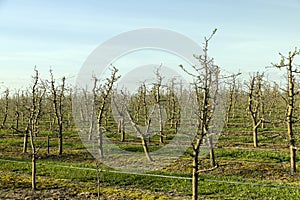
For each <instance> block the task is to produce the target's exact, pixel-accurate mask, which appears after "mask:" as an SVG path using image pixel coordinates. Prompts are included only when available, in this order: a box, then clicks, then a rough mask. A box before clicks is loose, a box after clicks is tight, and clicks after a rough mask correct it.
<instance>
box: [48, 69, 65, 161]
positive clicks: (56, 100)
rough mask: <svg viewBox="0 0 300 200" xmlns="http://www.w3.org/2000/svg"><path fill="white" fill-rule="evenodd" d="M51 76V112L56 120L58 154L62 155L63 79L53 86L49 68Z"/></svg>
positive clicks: (53, 82) (53, 81) (52, 77)
mask: <svg viewBox="0 0 300 200" xmlns="http://www.w3.org/2000/svg"><path fill="white" fill-rule="evenodd" d="M50 76H51V94H52V103H53V112H54V115H55V118H56V122H57V126H58V127H57V129H58V130H57V131H58V154H59V155H62V152H63V102H64V97H65V96H64V92H65V80H66V78H65V77H63V78H62V83H61V85H60V88H59V89H58V88H57V87H55V80H54V76H53V72H52V70H50Z"/></svg>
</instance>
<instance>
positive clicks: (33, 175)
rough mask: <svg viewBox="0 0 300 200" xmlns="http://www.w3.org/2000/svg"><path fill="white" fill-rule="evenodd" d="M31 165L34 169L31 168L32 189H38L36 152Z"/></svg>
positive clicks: (33, 154)
mask: <svg viewBox="0 0 300 200" xmlns="http://www.w3.org/2000/svg"><path fill="white" fill-rule="evenodd" d="M34 151H35V150H34ZM31 167H32V169H31V187H32V190H36V159H35V152H34V153H32V159H31Z"/></svg>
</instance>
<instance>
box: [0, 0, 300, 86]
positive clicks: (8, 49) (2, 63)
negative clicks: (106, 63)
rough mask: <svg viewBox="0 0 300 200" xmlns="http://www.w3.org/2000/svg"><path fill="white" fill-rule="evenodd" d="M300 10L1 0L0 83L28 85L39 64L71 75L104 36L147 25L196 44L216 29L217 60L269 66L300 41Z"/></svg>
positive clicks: (273, 4) (291, 4) (286, 4)
mask: <svg viewBox="0 0 300 200" xmlns="http://www.w3.org/2000/svg"><path fill="white" fill-rule="evenodd" d="M299 10H300V0H285V1H283V0H260V1H259V0H244V1H238V0H207V1H201V0H190V1H184V0H181V1H179V0H172V1H171V0H160V1H158V0H152V1H138V0H128V1H125V0H124V1H122V0H119V1H117V0H112V1H102V0H100V1H96V0H90V1H75V0H73V1H70V0H65V1H59V0H53V1H49V0H47V1H45V0H40V1H37V0H36V1H32V0H26V1H24V0H13V1H8V0H0V69H1V71H0V82H2V81H3V82H4V85H6V86H9V87H11V88H18V87H20V86H24V85H27V84H28V82H30V81H29V80H30V77H31V75H32V74H33V68H34V66H35V65H36V66H37V68H38V69H39V70H40V72H41V73H42V75H43V76H44V77H47V76H48V71H49V68H50V67H51V68H52V69H53V70H54V72H55V74H56V75H57V77H60V76H63V75H66V76H68V77H74V76H75V75H76V74H77V73H78V72H79V69H80V67H81V65H82V63H83V62H84V60H85V59H86V58H87V56H88V55H89V54H90V53H91V52H92V51H93V50H94V49H95V48H96V47H97V46H98V45H100V44H101V43H102V42H104V41H105V40H107V39H109V38H111V37H113V36H115V35H117V34H119V33H121V32H125V31H130V30H133V29H138V28H145V27H158V28H167V29H171V30H174V31H177V32H179V33H182V34H185V35H186V36H188V37H190V38H192V39H193V40H195V41H196V42H198V43H201V42H202V41H203V37H204V36H207V35H209V34H210V33H211V31H212V30H213V29H214V28H218V32H217V34H216V36H215V37H214V39H213V40H212V41H211V45H210V55H211V56H212V57H214V58H215V61H216V63H217V64H218V65H219V66H221V67H222V68H223V69H226V70H227V71H229V72H237V71H239V70H240V71H242V72H244V73H245V74H248V73H249V72H255V71H257V70H260V71H264V70H265V66H266V65H270V63H271V62H277V61H279V56H278V52H283V53H287V52H288V51H290V50H293V49H294V47H296V46H298V47H300V20H299V19H300V12H299ZM195 53H197V52H195ZM276 73H277V72H276ZM270 79H272V77H270ZM72 80H74V78H73V79H72V78H71V79H70V81H72ZM3 87H4V86H3V84H0V89H1V90H2V88H3Z"/></svg>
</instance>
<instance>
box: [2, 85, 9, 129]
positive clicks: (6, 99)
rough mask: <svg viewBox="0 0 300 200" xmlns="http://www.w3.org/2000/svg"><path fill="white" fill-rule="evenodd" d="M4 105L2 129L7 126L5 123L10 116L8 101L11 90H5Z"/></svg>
mask: <svg viewBox="0 0 300 200" xmlns="http://www.w3.org/2000/svg"><path fill="white" fill-rule="evenodd" d="M4 95H5V96H4V106H3V114H4V116H3V119H2V122H1V126H0V129H3V128H4V127H5V123H6V120H7V117H8V102H9V90H8V89H6V90H5V92H4Z"/></svg>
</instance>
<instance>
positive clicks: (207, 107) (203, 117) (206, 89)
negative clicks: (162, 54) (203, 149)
mask: <svg viewBox="0 0 300 200" xmlns="http://www.w3.org/2000/svg"><path fill="white" fill-rule="evenodd" d="M216 31H217V29H215V30H214V31H213V33H212V34H211V35H210V37H209V38H206V37H205V40H204V46H203V55H200V56H195V58H196V59H197V60H198V61H199V62H200V66H199V67H197V66H194V67H193V68H194V70H195V73H191V72H189V71H188V70H186V69H185V68H184V67H183V66H182V65H180V67H181V68H182V69H183V70H184V71H185V72H186V73H188V74H189V75H191V76H192V77H193V78H194V79H195V82H194V88H195V93H196V101H197V111H196V112H197V113H196V114H197V116H198V126H197V127H198V130H197V134H196V137H195V139H194V141H193V143H192V149H193V153H192V157H193V164H192V165H193V171H192V175H193V177H192V190H193V191H192V192H193V196H192V199H193V200H197V199H198V181H199V153H200V146H201V144H202V143H203V140H204V139H205V138H206V137H208V135H209V125H210V121H211V119H212V113H213V112H214V108H215V104H216V102H215V97H214V94H213V93H214V92H213V91H211V90H212V88H213V87H214V86H215V84H216V82H215V81H217V79H218V78H217V77H216V76H217V75H218V74H219V73H218V72H219V68H218V67H217V66H216V65H215V64H214V63H213V59H210V58H209V57H208V44H209V41H210V40H211V38H212V37H213V35H214V34H215V33H216ZM212 94H213V96H212ZM215 95H216V94H215Z"/></svg>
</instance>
